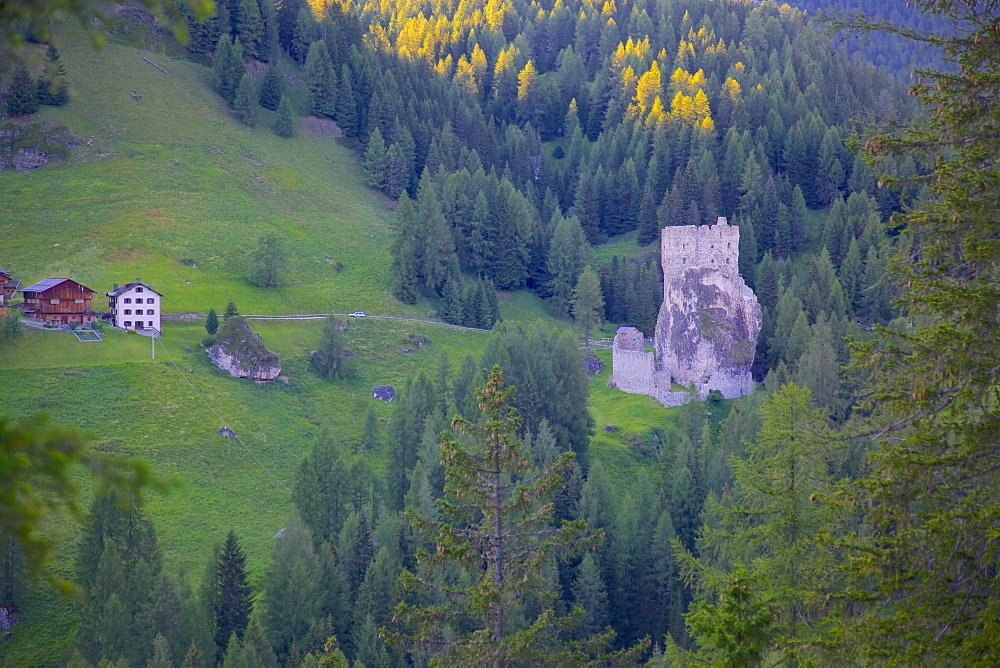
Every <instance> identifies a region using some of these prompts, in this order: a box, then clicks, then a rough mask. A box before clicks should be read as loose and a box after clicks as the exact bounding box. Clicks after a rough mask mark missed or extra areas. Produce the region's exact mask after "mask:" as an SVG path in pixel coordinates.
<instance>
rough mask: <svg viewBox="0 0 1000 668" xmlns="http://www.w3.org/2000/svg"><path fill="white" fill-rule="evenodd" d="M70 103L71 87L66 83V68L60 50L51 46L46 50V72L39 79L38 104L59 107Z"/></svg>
mask: <svg viewBox="0 0 1000 668" xmlns="http://www.w3.org/2000/svg"><path fill="white" fill-rule="evenodd" d="M67 102H69V86H68V84H67V83H66V68H65V67H63V64H62V59H61V58H60V57H59V50H58V49H56V47H55V45H54V44H49V48H48V49H46V50H45V72H44V74H42V76H41V77H40V78H39V79H38V103H39V104H46V105H50V106H55V107H59V106H62V105H64V104H66V103H67Z"/></svg>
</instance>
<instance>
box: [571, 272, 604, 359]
mask: <svg viewBox="0 0 1000 668" xmlns="http://www.w3.org/2000/svg"><path fill="white" fill-rule="evenodd" d="M572 306H573V318H574V319H575V320H576V321H577V322H579V323H580V324H582V325H583V340H584V344H585V345H586V346H588V347H589V346H590V328H591V327H597V326H599V325H600V324H601V320H602V319H603V317H604V297H603V296H602V295H601V280H600V279H599V278H598V277H597V274H596V273H594V270H593V269H591V268H590V265H587V267H586V268H585V269H584V270H583V273H581V274H580V278H579V280H578V281H577V282H576V287H575V288H573V302H572Z"/></svg>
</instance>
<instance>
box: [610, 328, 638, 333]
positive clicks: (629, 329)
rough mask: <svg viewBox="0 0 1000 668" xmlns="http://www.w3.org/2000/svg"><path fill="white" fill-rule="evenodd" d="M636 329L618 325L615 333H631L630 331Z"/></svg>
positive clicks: (635, 330)
mask: <svg viewBox="0 0 1000 668" xmlns="http://www.w3.org/2000/svg"><path fill="white" fill-rule="evenodd" d="M637 331H639V330H637V329H636V328H635V327H619V328H618V331H617V332H615V334H631V333H632V332H637Z"/></svg>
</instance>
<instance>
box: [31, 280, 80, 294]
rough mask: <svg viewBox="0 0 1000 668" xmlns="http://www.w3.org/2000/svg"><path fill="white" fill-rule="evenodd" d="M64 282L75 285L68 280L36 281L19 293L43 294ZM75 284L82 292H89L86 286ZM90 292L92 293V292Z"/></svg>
mask: <svg viewBox="0 0 1000 668" xmlns="http://www.w3.org/2000/svg"><path fill="white" fill-rule="evenodd" d="M66 281H71V282H73V283H76V281H74V280H73V279H70V278H46V279H45V280H44V281H38V282H37V283H35V284H34V285H29V286H28V287H26V288H22V289H21V292H45V291H46V290H50V289H52V288H54V287H56V286H57V285H59V284H61V283H65V282H66ZM76 284H77V285H79V286H80V287H81V288H83V289H84V290H90V288H88V287H87V286H86V285H82V284H80V283H76ZM90 291H91V292H93V290H90Z"/></svg>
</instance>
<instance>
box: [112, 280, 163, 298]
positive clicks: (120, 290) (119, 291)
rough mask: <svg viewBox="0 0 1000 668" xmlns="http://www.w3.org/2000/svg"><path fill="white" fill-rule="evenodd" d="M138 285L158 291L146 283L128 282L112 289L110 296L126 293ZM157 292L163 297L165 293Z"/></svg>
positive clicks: (151, 290)
mask: <svg viewBox="0 0 1000 668" xmlns="http://www.w3.org/2000/svg"><path fill="white" fill-rule="evenodd" d="M137 285H139V286H142V287H144V288H146V289H147V290H149V291H150V292H156V290H154V289H153V288H151V287H149V286H148V285H146V284H145V283H126V284H125V285H123V286H121V287H120V288H117V289H115V290H112V291H111V292H109V293H108V296H109V297H117V296H118V295H122V294H125V293H126V292H128V291H129V290H131V289H132V288H134V287H136V286H137ZM156 294H158V295H160V296H161V297H162V296H163V293H161V292H156Z"/></svg>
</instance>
